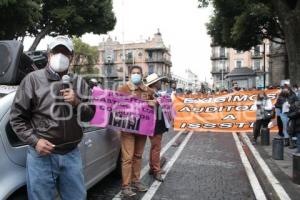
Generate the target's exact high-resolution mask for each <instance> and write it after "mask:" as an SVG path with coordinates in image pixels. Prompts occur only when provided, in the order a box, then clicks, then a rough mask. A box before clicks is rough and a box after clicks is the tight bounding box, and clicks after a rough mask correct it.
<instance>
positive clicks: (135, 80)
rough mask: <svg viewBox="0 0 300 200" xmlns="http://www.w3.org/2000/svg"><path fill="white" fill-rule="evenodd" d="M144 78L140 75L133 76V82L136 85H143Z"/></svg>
mask: <svg viewBox="0 0 300 200" xmlns="http://www.w3.org/2000/svg"><path fill="white" fill-rule="evenodd" d="M141 81H142V76H141V75H140V74H131V82H132V83H133V84H135V85H137V84H139V83H141Z"/></svg>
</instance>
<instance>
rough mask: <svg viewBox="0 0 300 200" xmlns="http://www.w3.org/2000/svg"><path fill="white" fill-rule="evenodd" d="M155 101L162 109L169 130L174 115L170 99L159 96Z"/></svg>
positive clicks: (166, 96)
mask: <svg viewBox="0 0 300 200" xmlns="http://www.w3.org/2000/svg"><path fill="white" fill-rule="evenodd" d="M157 101H158V103H159V105H160V106H161V108H162V113H163V115H164V120H165V124H166V127H167V128H171V126H172V124H173V120H174V117H175V115H176V113H175V109H174V108H173V103H172V99H171V97H170V96H169V95H164V96H160V97H158V98H157Z"/></svg>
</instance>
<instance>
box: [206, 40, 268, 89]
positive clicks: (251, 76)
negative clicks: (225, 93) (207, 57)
mask: <svg viewBox="0 0 300 200" xmlns="http://www.w3.org/2000/svg"><path fill="white" fill-rule="evenodd" d="M211 47H212V55H211V61H212V70H211V74H212V78H213V87H214V88H231V87H232V86H233V85H238V86H239V87H241V88H252V87H263V86H264V84H265V85H266V86H268V85H269V84H270V71H269V69H270V67H269V66H270V65H269V56H268V55H269V53H270V50H269V49H270V43H269V41H268V40H266V41H264V44H261V45H257V46H255V47H253V48H252V49H251V50H250V51H237V50H235V49H232V48H224V47H220V46H214V45H212V46H211ZM264 74H265V78H264Z"/></svg>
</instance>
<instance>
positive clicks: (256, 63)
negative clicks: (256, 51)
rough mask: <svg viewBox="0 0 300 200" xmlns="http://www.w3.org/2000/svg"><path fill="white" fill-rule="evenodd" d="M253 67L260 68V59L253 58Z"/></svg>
mask: <svg viewBox="0 0 300 200" xmlns="http://www.w3.org/2000/svg"><path fill="white" fill-rule="evenodd" d="M253 65H254V66H253V69H254V70H260V60H259V59H258V60H254V64H253Z"/></svg>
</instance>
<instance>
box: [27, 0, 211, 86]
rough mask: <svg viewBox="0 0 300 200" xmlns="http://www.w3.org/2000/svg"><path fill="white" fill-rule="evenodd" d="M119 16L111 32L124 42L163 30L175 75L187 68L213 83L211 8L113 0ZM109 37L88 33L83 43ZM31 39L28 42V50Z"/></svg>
mask: <svg viewBox="0 0 300 200" xmlns="http://www.w3.org/2000/svg"><path fill="white" fill-rule="evenodd" d="M113 6H114V12H115V15H116V17H117V24H116V26H115V29H114V30H113V31H111V32H109V33H108V35H110V36H111V37H112V38H115V37H117V39H118V40H119V41H120V42H122V39H123V38H122V32H124V40H125V42H129V41H130V42H131V41H139V40H140V39H147V38H148V37H153V35H154V33H156V32H157V29H159V30H160V32H161V34H162V37H163V40H164V42H165V44H166V46H169V45H170V46H171V55H172V58H171V59H172V63H173V67H172V68H173V69H172V71H173V73H175V74H177V75H181V76H183V74H184V72H185V69H188V68H189V69H191V70H192V71H193V72H195V73H196V74H197V75H198V76H199V79H200V80H201V81H204V80H205V79H206V80H207V81H209V82H211V79H210V77H211V74H210V70H211V62H210V52H211V49H210V41H211V39H210V37H209V36H208V35H207V30H206V27H205V23H206V22H208V20H209V16H210V15H211V14H212V9H211V8H206V9H199V8H198V1H197V0H187V1H183V0H113ZM107 37H108V36H107V35H100V36H99V35H93V34H85V35H84V36H83V37H82V39H83V41H84V42H86V43H88V44H90V45H93V46H96V45H98V44H99V43H100V42H101V41H102V40H103V38H107ZM49 41H51V39H50V38H49V37H46V39H45V40H43V41H42V42H41V44H40V45H39V46H38V49H46V44H47V43H49ZM31 43H32V39H29V38H28V39H26V40H25V43H24V45H25V49H27V48H28V47H29V45H30V44H31Z"/></svg>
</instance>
